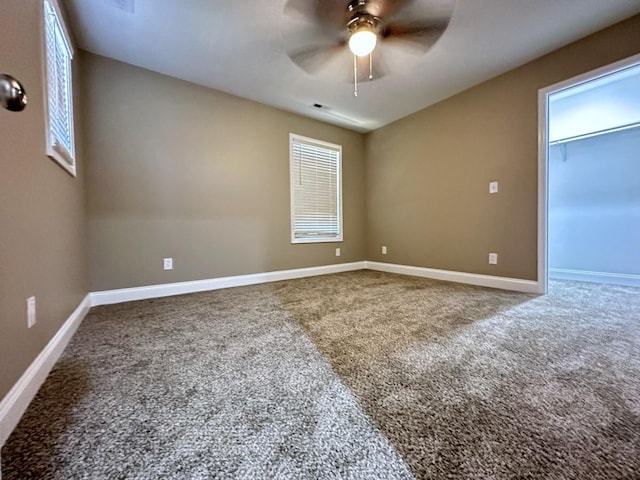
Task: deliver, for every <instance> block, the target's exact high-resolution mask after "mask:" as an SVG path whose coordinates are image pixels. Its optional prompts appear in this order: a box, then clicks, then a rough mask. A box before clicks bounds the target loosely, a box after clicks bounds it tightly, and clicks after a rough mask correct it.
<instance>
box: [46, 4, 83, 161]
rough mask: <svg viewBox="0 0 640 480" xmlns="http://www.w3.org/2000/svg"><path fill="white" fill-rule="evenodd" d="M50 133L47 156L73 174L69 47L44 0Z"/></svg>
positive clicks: (53, 11) (57, 18)
mask: <svg viewBox="0 0 640 480" xmlns="http://www.w3.org/2000/svg"><path fill="white" fill-rule="evenodd" d="M44 13H45V34H46V35H45V38H46V58H47V105H48V119H49V125H48V126H49V131H48V132H47V134H48V138H47V153H48V154H49V155H50V156H52V157H53V158H54V159H55V160H57V161H58V162H59V163H61V164H62V165H63V166H64V167H65V168H67V169H68V170H70V171H71V172H72V173H75V151H74V150H75V148H74V137H73V104H72V90H71V58H72V53H71V46H70V43H69V40H68V38H67V35H66V32H65V31H64V28H63V26H62V23H61V20H60V18H59V16H58V12H57V11H56V9H55V7H54V5H53V4H52V3H51V2H50V1H49V0H45V1H44Z"/></svg>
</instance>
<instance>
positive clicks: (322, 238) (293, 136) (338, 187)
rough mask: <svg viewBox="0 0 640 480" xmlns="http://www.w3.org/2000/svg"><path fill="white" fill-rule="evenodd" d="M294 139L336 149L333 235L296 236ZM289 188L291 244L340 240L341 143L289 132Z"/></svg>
mask: <svg viewBox="0 0 640 480" xmlns="http://www.w3.org/2000/svg"><path fill="white" fill-rule="evenodd" d="M296 141H301V142H303V143H307V144H311V145H314V146H318V147H321V148H322V147H326V148H327V149H329V150H333V151H336V152H337V153H338V159H337V165H336V190H337V191H336V206H337V220H338V234H337V236H335V237H333V236H332V237H325V236H317V237H308V238H298V237H296V230H295V186H294V155H293V147H294V144H295V143H296ZM289 188H290V202H289V203H290V206H291V243H292V244H305V243H333V242H342V241H343V236H344V221H343V215H342V214H343V208H342V145H338V144H335V143H329V142H325V141H322V140H317V139H315V138H310V137H305V136H303V135H298V134H295V133H289Z"/></svg>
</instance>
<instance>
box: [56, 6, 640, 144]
mask: <svg viewBox="0 0 640 480" xmlns="http://www.w3.org/2000/svg"><path fill="white" fill-rule="evenodd" d="M286 1H287V0H249V1H247V0H245V1H241V0H180V1H177V0H64V1H63V3H64V5H65V6H66V8H67V10H68V12H69V15H70V17H71V24H72V25H71V26H72V30H73V31H74V34H75V36H76V40H77V42H78V44H79V47H80V48H82V49H84V50H88V51H90V52H93V53H96V54H99V55H103V56H106V57H110V58H113V59H116V60H120V61H123V62H126V63H130V64H132V65H137V66H140V67H143V68H146V69H149V70H153V71H155V72H159V73H163V74H166V75H170V76H173V77H177V78H181V79H183V80H187V81H190V82H193V83H196V84H200V85H204V86H207V87H211V88H214V89H217V90H221V91H223V92H227V93H231V94H234V95H238V96H240V97H245V98H249V99H252V100H256V101H258V102H261V103H265V104H268V105H272V106H274V107H278V108H281V109H284V110H288V111H292V112H296V113H299V114H302V115H306V116H309V117H313V118H317V119H320V120H323V121H326V122H329V123H334V124H336V125H341V126H345V127H347V128H351V129H353V130H356V131H361V132H366V131H370V130H373V129H375V128H378V127H380V126H383V125H386V124H388V123H390V122H393V121H394V120H397V119H399V118H401V117H404V116H406V115H409V114H411V113H413V112H416V111H418V110H420V109H422V108H425V107H427V106H429V105H431V104H433V103H436V102H438V101H440V100H442V99H444V98H447V97H449V96H451V95H454V94H456V93H458V92H460V91H462V90H465V89H467V88H469V87H471V86H473V85H476V84H478V83H480V82H482V81H484V80H487V79H489V78H491V77H494V76H496V75H499V74H500V73H503V72H506V71H508V70H510V69H512V68H514V67H516V66H519V65H522V64H524V63H526V62H528V61H530V60H532V59H534V58H537V57H539V56H541V55H543V54H545V53H548V52H550V51H553V50H555V49H557V48H559V47H561V46H563V45H566V44H568V43H570V42H572V41H574V40H577V39H579V38H581V37H583V36H585V35H588V34H590V33H592V32H595V31H597V30H600V29H602V28H604V27H607V26H609V25H612V24H614V23H616V22H618V21H620V20H623V19H625V18H628V17H630V16H632V15H634V14H637V13H640V0H606V1H604V0H456V2H455V9H454V14H453V18H452V20H451V23H450V24H449V28H448V29H447V30H446V31H445V33H444V35H443V36H442V37H441V38H440V40H439V41H438V43H436V45H435V46H434V47H433V48H431V50H429V51H428V52H427V53H426V54H420V55H419V54H416V53H414V52H413V51H409V52H407V51H404V50H401V49H399V48H397V47H390V46H385V45H384V44H383V50H382V54H383V55H384V61H385V64H386V66H387V68H388V70H389V74H388V75H386V76H385V77H383V78H380V79H377V80H374V81H372V82H366V83H363V84H361V85H360V88H359V96H358V97H354V96H353V85H352V79H351V77H350V75H351V74H352V67H351V65H352V64H351V61H352V60H351V59H350V58H351V57H350V56H349V53H348V52H347V50H346V48H347V47H345V52H344V54H341V56H339V58H338V59H337V60H336V61H334V62H332V63H331V64H328V65H327V66H326V67H325V68H323V69H321V70H320V71H318V72H317V73H314V74H313V75H311V74H309V73H306V72H305V71H303V70H302V69H300V68H299V67H298V66H296V65H295V64H294V63H293V62H292V61H291V59H290V58H289V56H288V55H287V52H289V51H292V50H294V49H295V48H296V47H300V46H301V45H304V44H306V43H308V41H309V39H315V38H317V37H316V35H317V33H318V30H317V29H315V28H314V25H313V24H310V23H309V22H307V21H306V20H305V19H303V18H302V17H301V16H296V15H294V14H292V13H291V12H290V11H288V13H285V4H286ZM309 1H310V2H313V1H319V2H323V3H326V4H327V5H329V4H336V3H341V2H339V1H338V0H330V1H329V0H309ZM442 1H443V0H416V1H415V2H414V5H413V6H411V7H410V8H409V10H408V11H407V12H406V14H407V15H408V18H412V19H413V18H422V17H423V14H424V13H425V12H428V11H430V10H429V7H432V6H433V4H438V2H442ZM343 3H344V4H345V8H346V4H347V3H348V0H345V1H344V2H343ZM327 8H329V7H327ZM374 61H375V59H374ZM314 103H319V104H322V105H324V106H326V107H327V108H326V109H323V110H317V109H315V108H313V107H312V104H314Z"/></svg>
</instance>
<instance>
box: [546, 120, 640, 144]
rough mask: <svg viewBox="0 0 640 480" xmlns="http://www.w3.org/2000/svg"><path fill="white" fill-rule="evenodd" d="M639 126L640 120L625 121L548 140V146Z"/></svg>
mask: <svg viewBox="0 0 640 480" xmlns="http://www.w3.org/2000/svg"><path fill="white" fill-rule="evenodd" d="M636 127H640V122H635V123H627V124H626V125H621V126H619V127H614V128H605V129H604V130H598V131H596V132H590V133H584V134H582V135H576V136H575V137H567V138H561V139H560V140H554V141H553V142H549V146H553V145H559V144H561V143H569V142H575V141H576V140H584V139H585V138H591V137H597V136H599V135H605V134H607V133H614V132H621V131H623V130H630V129H632V128H636Z"/></svg>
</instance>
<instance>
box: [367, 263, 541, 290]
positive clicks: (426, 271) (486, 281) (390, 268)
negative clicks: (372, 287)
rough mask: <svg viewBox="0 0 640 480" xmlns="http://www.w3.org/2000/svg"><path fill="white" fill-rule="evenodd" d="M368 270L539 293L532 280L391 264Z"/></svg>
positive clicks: (379, 265) (369, 266) (370, 267)
mask: <svg viewBox="0 0 640 480" xmlns="http://www.w3.org/2000/svg"><path fill="white" fill-rule="evenodd" d="M366 264H367V267H366V268H368V269H370V270H378V271H381V272H389V273H399V274H402V275H412V276H414V277H425V278H432V279H434V280H445V281H447V282H457V283H466V284H468V285H477V286H481V287H491V288H500V289H503V290H513V291H516V292H524V293H539V290H538V282H536V281H534V280H521V279H518V278H507V277H494V276H491V275H481V274H479V273H463V272H452V271H450V270H437V269H435V268H425V267H412V266H408V265H396V264H393V263H382V262H369V261H368V262H366Z"/></svg>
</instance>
